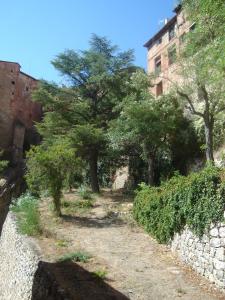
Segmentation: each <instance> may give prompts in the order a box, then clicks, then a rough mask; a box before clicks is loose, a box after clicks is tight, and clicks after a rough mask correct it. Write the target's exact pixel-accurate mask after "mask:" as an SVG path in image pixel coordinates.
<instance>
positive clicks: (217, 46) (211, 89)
mask: <svg viewBox="0 0 225 300" xmlns="http://www.w3.org/2000/svg"><path fill="white" fill-rule="evenodd" d="M183 8H184V10H185V11H186V14H187V19H188V21H189V22H190V23H191V24H192V23H194V22H195V24H196V26H195V29H194V31H191V32H190V33H189V34H188V36H187V40H186V44H185V46H184V48H183V50H182V51H181V60H180V64H179V66H180V68H178V70H179V71H178V72H180V74H181V76H182V77H183V81H182V82H180V83H176V91H177V93H178V95H179V96H180V97H181V99H182V100H184V102H185V103H186V108H187V109H189V111H190V112H191V114H193V115H194V116H195V117H196V118H198V119H199V118H200V119H201V120H202V122H203V124H204V131H205V149H206V159H207V160H209V161H214V157H213V150H214V140H213V139H214V128H215V122H216V121H217V119H218V118H219V117H220V115H221V113H223V112H224V111H225V85H224V79H225V52H224V47H225V27H224V19H225V3H224V1H223V0H216V1H215V0H184V1H183Z"/></svg>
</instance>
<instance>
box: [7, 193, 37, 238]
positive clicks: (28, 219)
mask: <svg viewBox="0 0 225 300" xmlns="http://www.w3.org/2000/svg"><path fill="white" fill-rule="evenodd" d="M10 209H11V211H12V212H14V213H15V214H16V216H17V223H18V229H19V231H20V232H21V233H22V234H27V235H29V236H36V235H39V234H41V225H40V215H39V211H38V200H37V198H35V197H34V196H32V195H31V194H30V193H29V192H28V193H26V194H23V195H22V196H20V197H19V198H18V199H16V200H14V201H13V203H12V205H11V208H10Z"/></svg>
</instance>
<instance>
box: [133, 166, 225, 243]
mask: <svg viewBox="0 0 225 300" xmlns="http://www.w3.org/2000/svg"><path fill="white" fill-rule="evenodd" d="M224 174H225V171H224V170H222V169H219V168H217V167H214V166H207V167H206V168H205V169H203V170H202V171H200V172H198V173H192V174H190V175H189V176H187V177H184V176H180V175H176V176H174V177H172V178H171V179H170V180H168V181H167V182H165V183H163V184H162V185H161V186H160V187H149V186H147V185H145V184H141V185H140V189H139V190H138V191H137V192H136V197H135V201H134V209H133V215H134V218H135V219H136V220H137V222H138V223H139V224H141V225H142V226H143V227H144V228H145V230H146V231H147V232H149V233H150V234H151V235H153V236H154V237H155V238H156V239H157V240H158V241H159V242H161V243H167V242H168V241H169V240H170V239H171V238H172V237H173V236H174V234H175V233H177V232H180V231H182V229H184V227H185V225H188V227H189V228H190V229H191V230H192V231H193V232H194V233H195V234H196V235H197V236H199V237H201V236H202V235H203V233H205V232H206V231H207V230H208V229H209V227H210V224H211V223H217V222H220V221H223V218H224V217H223V214H224V208H225V205H224V204H225V201H224V199H225V181H224Z"/></svg>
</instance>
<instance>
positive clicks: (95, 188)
mask: <svg viewBox="0 0 225 300" xmlns="http://www.w3.org/2000/svg"><path fill="white" fill-rule="evenodd" d="M89 166H90V181H91V189H92V192H93V193H99V183H98V152H97V151H96V150H93V152H92V153H91V155H90V161H89Z"/></svg>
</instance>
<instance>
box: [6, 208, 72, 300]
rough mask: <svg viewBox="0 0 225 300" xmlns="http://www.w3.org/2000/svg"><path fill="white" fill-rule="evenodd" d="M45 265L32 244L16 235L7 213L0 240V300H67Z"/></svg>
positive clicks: (30, 241)
mask: <svg viewBox="0 0 225 300" xmlns="http://www.w3.org/2000/svg"><path fill="white" fill-rule="evenodd" d="M48 265H49V264H48V263H47V262H44V261H42V260H41V254H40V249H39V247H38V246H37V244H36V242H35V241H34V240H33V239H32V238H29V237H27V236H24V235H21V234H19V233H18V230H17V225H16V218H15V216H14V215H13V214H12V213H11V212H9V213H8V215H7V218H6V220H5V223H4V225H3V229H2V234H1V237H0V299H1V300H63V299H71V298H70V297H69V296H67V295H66V294H65V292H64V291H63V290H62V289H61V288H60V285H59V283H58V282H57V280H56V279H55V276H54V272H52V271H51V269H50V268H49V267H48Z"/></svg>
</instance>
